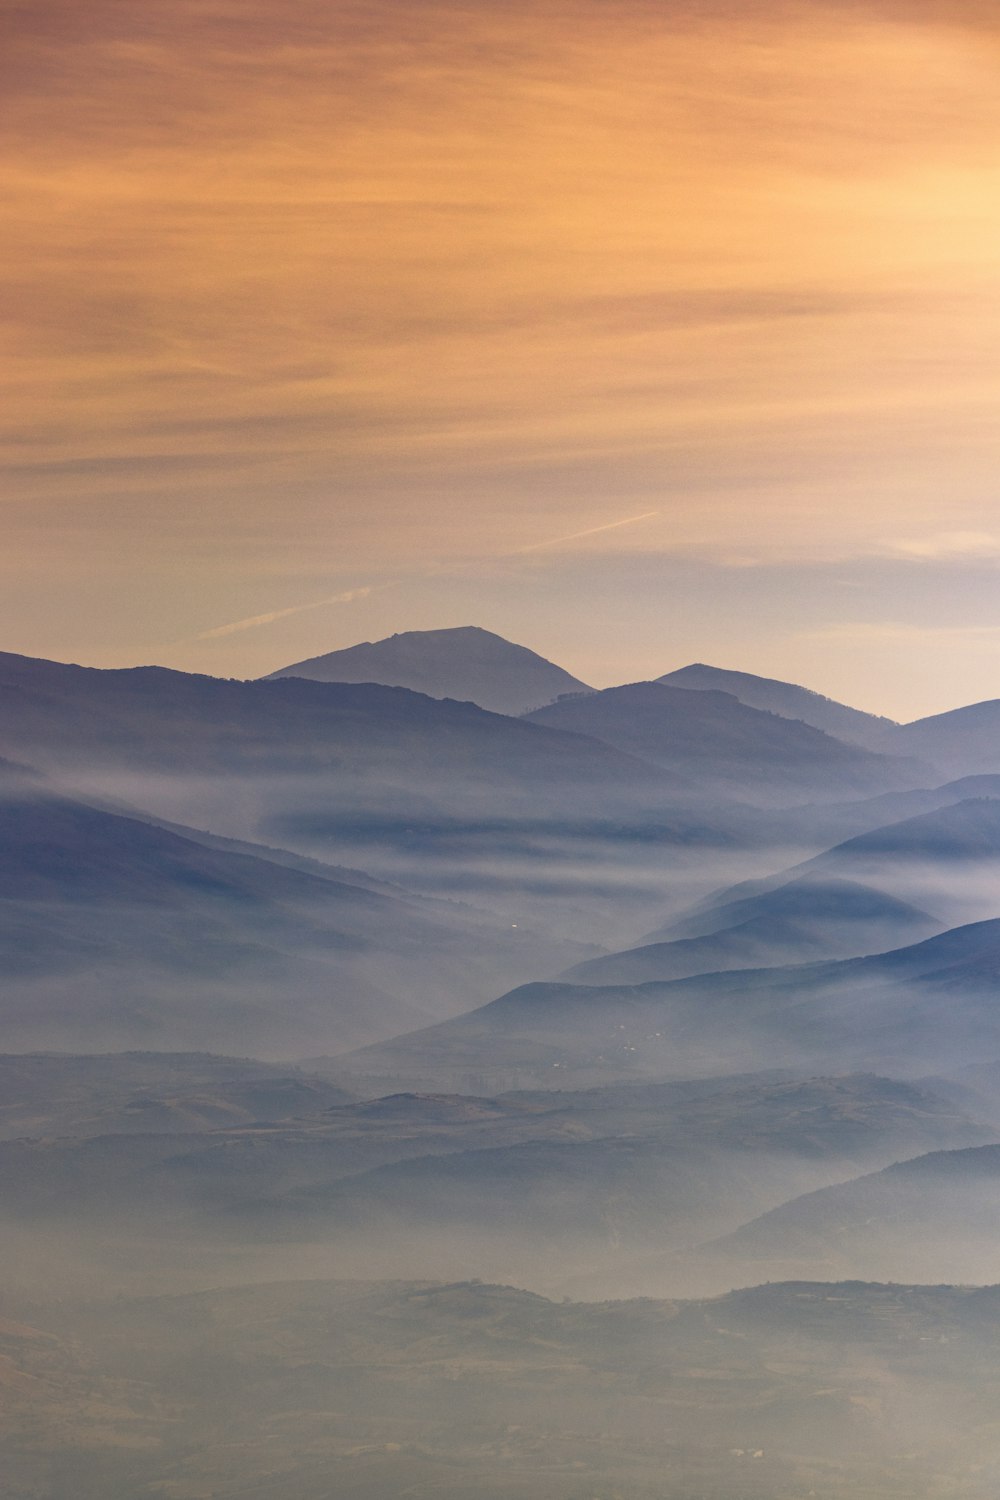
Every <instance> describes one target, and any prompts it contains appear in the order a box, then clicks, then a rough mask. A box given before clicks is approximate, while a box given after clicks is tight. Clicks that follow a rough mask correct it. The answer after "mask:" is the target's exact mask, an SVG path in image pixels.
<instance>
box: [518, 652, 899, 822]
mask: <svg viewBox="0 0 1000 1500" xmlns="http://www.w3.org/2000/svg"><path fill="white" fill-rule="evenodd" d="M525 717H526V719H527V721H528V722H529V723H531V724H540V725H545V726H546V727H547V728H550V729H563V730H570V731H572V732H573V733H576V734H585V735H588V736H589V737H591V738H593V739H600V740H604V741H605V742H606V743H607V744H609V745H613V746H614V747H615V748H616V749H618V750H622V751H625V752H626V753H627V754H630V755H634V756H637V757H639V758H640V759H642V760H645V761H647V762H649V763H650V764H653V765H659V766H662V767H663V768H664V769H666V770H670V771H673V772H674V773H675V774H678V775H682V776H687V777H689V778H691V779H692V780H694V781H697V782H700V783H702V784H703V785H710V786H714V787H716V788H718V789H720V790H722V791H724V792H725V793H726V794H728V795H732V796H738V797H740V798H742V799H745V800H747V801H755V800H761V799H763V800H764V801H765V802H766V801H772V802H773V801H776V800H780V801H781V802H782V803H783V804H784V805H785V806H787V805H789V804H790V803H793V802H796V801H829V800H830V799H831V798H834V797H843V796H844V795H845V794H849V793H850V792H852V791H854V792H858V791H860V790H861V789H870V790H871V791H875V790H888V789H889V788H891V787H898V786H900V785H903V784H906V783H908V784H910V785H912V784H913V779H912V778H913V776H914V775H918V774H920V768H918V767H914V766H909V767H908V766H907V765H906V764H905V763H904V762H902V761H897V760H894V759H893V758H891V757H889V756H885V755H879V754H876V753H875V752H873V751H871V750H866V749H864V748H862V747H861V746H859V745H857V744H847V743H846V742H845V741H843V740H840V739H836V738H835V737H834V736H833V735H830V734H827V733H826V732H825V731H824V730H822V729H817V728H815V727H814V726H813V725H811V724H806V723H804V722H802V721H800V720H794V719H788V718H784V717H782V716H781V715H779V714H775V713H771V712H770V711H769V710H762V709H759V708H751V707H749V706H748V705H747V704H745V703H741V702H740V700H739V699H738V698H736V697H734V696H733V694H732V693H726V692H720V691H712V692H708V691H704V692H696V691H693V690H692V689H689V688H683V687H678V686H671V685H670V684H668V683H664V682H633V683H627V684H626V685H624V686H623V687H614V688H604V689H603V690H602V691H601V692H594V693H590V694H587V695H586V696H583V697H572V698H571V697H566V698H561V699H560V700H559V702H557V703H552V704H550V705H548V706H547V707H546V708H540V709H536V710H535V711H534V712H533V713H530V714H527V715H525ZM907 773H909V774H907Z"/></svg>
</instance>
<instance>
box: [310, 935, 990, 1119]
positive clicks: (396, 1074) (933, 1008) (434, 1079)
mask: <svg viewBox="0 0 1000 1500" xmlns="http://www.w3.org/2000/svg"><path fill="white" fill-rule="evenodd" d="M998 975H1000V920H993V921H986V922H978V923H975V924H971V925H969V926H965V927H960V928H957V929H953V930H950V931H948V932H945V933H942V934H940V935H939V936H937V937H932V938H930V939H928V940H926V941H924V942H921V943H917V944H914V945H911V946H908V947H905V948H901V949H898V950H895V951H893V952H890V953H885V954H880V955H876V956H873V957H869V958H853V959H844V960H839V961H835V962H827V963H813V964H800V965H786V966H782V967H778V968H772V969H743V970H734V971H733V972H730V973H720V974H703V975H699V976H697V977H695V978H690V979H678V980H674V981H671V982H668V983H650V984H636V985H624V984H620V985H616V986H597V985H583V984H579V983H577V984H569V983H548V984H530V985H522V986H521V987H520V988H518V989H516V990H512V991H511V992H510V994H508V995H503V996H501V997H500V998H499V999H498V1000H494V1001H493V1002H492V1003H491V1004H489V1005H485V1006H482V1007H480V1008H479V1009H478V1010H475V1011H472V1012H470V1013H469V1014H467V1015H463V1016H457V1017H455V1018H454V1019H453V1020H451V1021H446V1022H442V1023H441V1024H439V1025H437V1026H433V1027H428V1028H426V1029H424V1030H422V1031H418V1032H413V1033H411V1034H409V1035H407V1036H403V1037H398V1038H396V1039H394V1040H393V1041H391V1042H386V1043H381V1044H378V1045H376V1046H372V1047H367V1048H362V1049H361V1050H360V1051H358V1052H355V1053H352V1054H351V1055H350V1056H349V1057H346V1058H343V1059H340V1060H339V1061H340V1063H341V1066H342V1073H343V1077H344V1078H345V1079H346V1080H350V1079H352V1078H354V1079H357V1080H361V1079H363V1080H365V1086H366V1087H383V1088H389V1087H417V1088H425V1087H442V1086H445V1087H449V1088H457V1089H461V1090H469V1091H475V1090H476V1089H479V1088H482V1086H483V1080H484V1079H488V1080H490V1084H489V1086H490V1087H505V1088H516V1087H552V1086H554V1084H555V1082H556V1079H557V1078H558V1080H559V1086H561V1087H580V1086H586V1085H589V1084H597V1083H602V1082H610V1081H611V1080H613V1079H624V1078H642V1077H647V1078H649V1077H661V1078H669V1077H692V1076H699V1075H701V1076H706V1075H709V1074H712V1073H714V1074H721V1073H726V1072H740V1071H745V1070H746V1069H748V1068H767V1067H788V1068H796V1069H799V1070H803V1071H809V1072H818V1071H847V1070H851V1069H855V1068H870V1067H876V1068H881V1069H883V1070H885V1071H888V1072H890V1073H897V1074H898V1073H899V1072H903V1073H912V1072H916V1071H923V1072H930V1071H935V1070H938V1069H939V1068H941V1067H944V1066H949V1067H959V1066H961V1065H962V1064H963V1063H968V1062H972V1061H976V1060H980V1059H981V1058H982V1056H983V1054H984V1052H985V1053H986V1055H987V1056H989V1055H1000V1016H998V1015H997V1012H996V1007H995V1003H994V996H995V986H996V983H997V977H998Z"/></svg>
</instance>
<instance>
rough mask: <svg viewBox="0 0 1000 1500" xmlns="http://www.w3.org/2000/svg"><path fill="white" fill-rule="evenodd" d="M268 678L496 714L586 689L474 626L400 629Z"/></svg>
mask: <svg viewBox="0 0 1000 1500" xmlns="http://www.w3.org/2000/svg"><path fill="white" fill-rule="evenodd" d="M275 677H309V678H312V679H313V680H314V681H316V682H377V683H382V684H383V685H384V686H386V687H405V688H411V689H412V690H413V691H414V692H417V693H426V694H427V696H428V697H430V698H458V699H461V700H463V701H467V702H471V703H477V704H478V705H479V707H480V708H487V709H490V710H491V711H492V712H493V713H500V714H523V713H528V712H530V710H531V709H534V708H542V707H543V706H544V705H545V704H547V703H552V702H554V701H555V699H556V698H558V697H559V696H560V694H562V693H586V692H589V691H590V689H589V688H588V687H587V684H586V683H584V682H580V681H579V680H578V679H577V678H576V677H571V676H570V674H569V673H568V672H564V671H563V669H562V667H557V666H555V665H554V664H553V663H552V662H550V661H546V660H545V657H544V656H538V655H537V654H536V653H535V652H534V651H529V650H528V649H527V647H526V646H515V645H514V644H513V642H512V641H506V640H504V638H503V636H501V635H494V634H493V632H492V631H490V630H481V629H480V628H479V627H478V626H476V625H463V626H459V627H457V628H455V629H452V630H406V631H403V632H402V633H401V634H399V635H391V636H389V637H388V638H387V639H386V640H384V641H363V642H362V643H361V644H360V645H358V646H348V647H347V648H346V650H344V651H329V652H327V654H326V655H325V656H313V657H311V658H310V659H309V660H308V661H299V662H294V663H293V664H292V665H291V666H290V667H281V668H280V669H279V670H278V671H277V672H271V673H270V674H269V679H268V680H270V679H272V678H275Z"/></svg>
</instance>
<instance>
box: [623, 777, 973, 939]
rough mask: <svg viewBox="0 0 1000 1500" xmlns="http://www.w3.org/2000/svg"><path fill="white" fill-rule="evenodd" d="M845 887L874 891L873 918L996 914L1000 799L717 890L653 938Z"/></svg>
mask: <svg viewBox="0 0 1000 1500" xmlns="http://www.w3.org/2000/svg"><path fill="white" fill-rule="evenodd" d="M973 784H977V783H976V782H974V783H973ZM957 785H958V787H960V788H962V789H963V790H964V786H963V784H962V783H958V784H957ZM842 882H849V883H860V884H862V885H864V886H866V887H868V888H869V889H871V890H872V891H873V895H872V902H873V913H874V912H875V911H876V910H877V908H878V906H879V904H880V903H881V902H882V901H884V900H886V899H888V900H900V901H903V902H914V903H916V904H917V905H918V906H919V907H920V908H922V909H924V910H927V911H931V912H933V913H934V916H935V919H937V918H940V919H941V920H942V921H943V922H944V923H946V924H947V925H948V926H957V925H960V924H967V923H969V922H974V921H980V920H985V919H987V918H989V917H992V916H993V915H994V914H995V912H996V911H997V909H998V907H1000V798H996V797H966V798H965V799H964V800H962V801H960V802H951V803H948V804H947V805H945V806H941V807H936V808H934V809H933V811H931V812H927V813H919V814H917V815H916V816H914V817H911V818H904V819H902V820H901V821H900V822H898V823H888V824H885V825H884V826H881V827H878V828H872V829H868V830H867V831H866V832H864V833H861V834H857V835H855V836H854V837H853V838H850V839H845V840H844V841H843V843H840V844H835V845H834V847H833V848H832V849H827V850H825V851H824V852H823V853H822V854H817V855H815V856H813V858H811V859H808V860H805V861H803V862H802V863H801V864H798V865H794V866H792V867H790V868H789V869H787V870H782V871H779V872H777V873H776V874H774V875H769V876H766V877H764V878H763V879H759V880H749V881H743V882H741V883H740V884H738V885H734V886H729V887H727V888H725V889H723V890H720V891H717V892H715V893H714V894H713V895H711V896H709V897H708V898H707V899H705V900H703V901H701V902H699V903H697V905H695V906H692V907H691V908H690V909H689V910H688V911H687V912H685V913H682V914H681V915H680V916H678V917H674V918H672V919H671V920H670V921H669V922H667V923H665V924H664V925H663V926H662V927H660V928H657V929H656V930H655V931H654V932H651V933H650V934H649V940H650V941H652V942H664V941H666V942H672V941H675V940H677V939H679V938H696V937H706V936H709V935H711V934H714V933H718V932H721V931H724V930H726V929H729V928H732V927H735V926H737V925H740V924H742V923H745V922H748V921H751V922H755V921H756V920H757V919H758V917H760V916H764V917H765V918H766V916H767V913H768V912H769V911H770V910H771V909H772V907H773V905H774V903H776V902H777V903H778V904H779V905H780V904H781V903H783V902H784V901H785V900H786V899H787V897H788V896H789V895H791V894H792V893H793V892H794V891H799V892H802V893H806V892H808V891H810V890H817V891H818V890H821V889H822V888H823V887H824V886H826V885H831V884H832V885H834V886H836V885H838V884H840V883H842ZM782 893H784V895H783V894H782ZM855 951H858V950H855Z"/></svg>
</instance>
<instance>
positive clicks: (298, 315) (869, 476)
mask: <svg viewBox="0 0 1000 1500" xmlns="http://www.w3.org/2000/svg"><path fill="white" fill-rule="evenodd" d="M994 9H995V8H994V7H987V6H985V5H976V4H972V3H970V4H967V5H961V4H955V3H948V4H945V3H941V4H934V3H931V0H926V3H919V0H917V3H912V0H911V3H907V4H903V3H902V0H900V3H895V4H894V3H884V4H878V3H872V4H865V5H862V4H856V5H855V4H849V3H839V4H830V5H826V6H820V5H811V4H801V5H798V4H788V5H777V4H775V5H770V4H766V5H765V4H743V5H737V4H722V3H720V4H711V3H705V4H697V3H687V4H676V5H672V4H669V3H659V4H653V3H648V4H630V3H623V4H608V3H596V0H595V3H592V4H583V3H572V0H566V3H560V4H549V5H545V4H543V5H541V6H538V5H530V6H529V5H528V4H526V3H525V4H522V3H518V0H511V3H498V4H491V5H489V6H483V5H481V6H475V5H469V4H465V5H462V4H448V3H442V4H439V5H438V4H419V3H411V4H388V3H383V4H379V3H366V4H357V5H348V4H343V5H330V4H329V3H320V0H286V3H284V4H278V3H276V0H169V3H168V0H143V3H142V4H136V3H134V0H96V3H93V4H88V5H86V6H82V7H81V6H80V5H79V3H78V0H77V3H73V4H71V3H69V0H62V3H46V0H37V3H34V0H33V3H30V4H24V5H17V4H13V5H11V4H8V6H7V7H6V9H5V11H4V20H3V23H2V24H3V26H4V28H5V29H6V30H7V31H8V32H9V37H8V39H7V42H5V43H4V44H2V45H0V54H2V56H3V59H4V61H3V63H2V65H0V66H2V69H3V74H4V76H3V78H2V80H0V86H2V87H3V89H4V93H5V98H6V99H7V108H6V111H5V118H4V123H3V126H2V134H0V153H2V156H0V165H2V171H3V175H4V183H3V193H4V201H5V204H6V213H5V219H6V225H5V233H4V236H3V238H2V243H0V256H2V258H3V262H4V264H3V272H4V275H3V282H4V286H5V298H4V310H3V331H4V335H5V337H4V340H3V343H4V348H5V350H6V354H5V358H4V361H3V374H2V379H3V393H2V396H3V399H2V413H3V414H2V419H0V420H2V424H3V428H4V477H3V506H4V531H5V536H6V541H7V545H6V547H5V549H4V562H3V570H2V579H3V583H4V588H3V591H2V592H3V596H4V597H3V601H2V602H0V624H2V626H3V630H2V637H0V645H2V646H4V647H6V648H7V649H12V650H22V651H27V652H29V653H30V654H38V655H52V656H58V657H69V656H73V657H75V658H77V659H83V660H86V661H89V662H94V663H98V664H118V663H130V662H133V661H137V660H159V661H162V662H165V663H167V664H170V665H176V666H182V667H185V668H188V669H194V670H205V671H212V672H219V673H223V674H226V675H229V674H233V675H242V674H253V673H256V672H262V671H266V670H269V669H270V668H272V667H274V666H277V665H279V664H281V663H282V662H284V661H288V660H293V659H295V658H297V657H301V656H305V655H310V654H315V653H316V652H317V651H321V650H324V649H331V648H333V647H335V646H340V645H346V644H349V643H351V642H352V641H354V640H357V639H363V638H366V637H372V636H376V635H380V634H386V633H388V632H389V631H391V630H397V629H406V628H409V627H413V626H416V627H421V626H433V625H447V624H460V623H470V622H472V621H476V622H478V623H482V624H484V625H488V626H489V627H490V628H492V629H497V630H500V631H501V632H502V633H504V634H507V635H510V636H511V637H513V638H514V639H521V640H523V641H525V643H526V644H530V645H533V646H535V647H536V649H539V650H542V651H544V652H545V653H546V654H550V655H553V656H555V657H557V658H558V659H559V660H560V661H562V662H563V664H564V665H566V666H567V667H569V668H570V669H571V670H572V671H574V672H576V673H577V674H578V675H580V676H582V677H584V678H586V679H589V680H592V681H598V682H600V681H611V680H616V679H621V678H622V677H634V676H641V675H644V674H646V673H650V674H652V673H653V672H661V671H666V670H668V669H669V668H671V667H673V666H676V665H679V664H681V662H682V661H684V660H687V659H691V658H692V657H695V658H701V659H706V658H707V659H712V660H716V661H718V662H719V663H720V664H721V665H727V666H740V667H745V668H747V669H749V670H755V671H766V672H771V673H774V674H777V675H794V676H797V677H798V678H799V679H800V680H806V681H807V682H809V684H810V685H812V686H815V687H818V688H820V689H821V690H823V691H828V692H835V693H837V694H838V695H842V696H845V697H848V698H851V699H853V700H854V701H857V702H860V703H863V704H864V705H865V706H871V707H877V708H880V709H882V710H883V711H887V712H891V713H892V712H894V713H897V714H901V715H907V714H915V713H918V712H922V711H924V712H926V711H931V710H933V709H936V708H943V707H946V706H948V705H949V704H951V703H953V702H955V701H959V700H960V699H961V698H962V697H964V698H973V697H986V696H998V695H1000V603H997V604H994V602H993V596H994V594H995V593H996V590H995V581H996V580H995V571H996V567H997V561H998V559H1000V515H998V514H997V500H996V497H995V493H994V489H995V484H996V478H995V476H996V472H997V462H996V460H997V455H998V447H1000V443H998V421H997V411H998V397H1000V353H998V351H1000V337H998V335H1000V281H998V267H1000V88H998V86H997V85H998V62H1000V49H998V45H997V43H998V32H1000V21H998V22H997V23H996V24H994V21H993V19H992V15H991V12H994ZM11 43H12V45H11ZM636 517H642V518H643V519H633V518H636ZM619 521H626V522H629V524H626V525H617V524H615V523H617V522H619ZM581 533H586V535H580V534H581ZM564 538H565V539H567V540H562V539H564ZM755 590H756V592H755ZM595 601H599V604H600V607H599V608H595V607H594V606H595ZM776 603H780V605H781V608H780V609H778V608H777V607H776ZM301 606H309V607H308V608H300V607H301ZM242 622H247V623H246V624H245V626H243V625H242ZM237 625H241V627H242V628H239V629H236V628H230V627H235V626H237Z"/></svg>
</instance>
